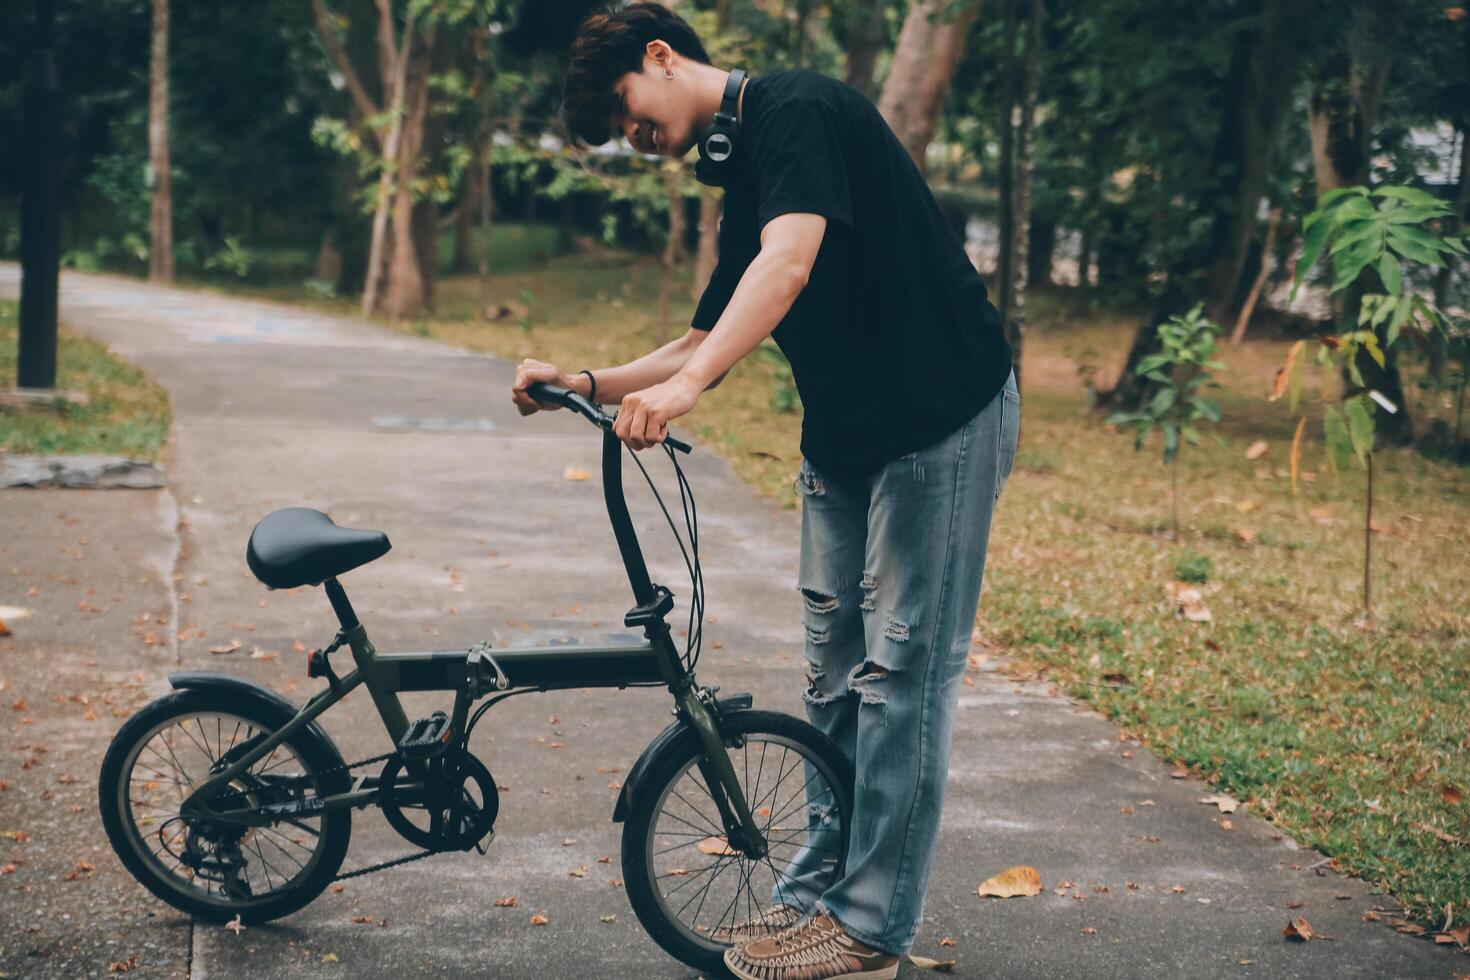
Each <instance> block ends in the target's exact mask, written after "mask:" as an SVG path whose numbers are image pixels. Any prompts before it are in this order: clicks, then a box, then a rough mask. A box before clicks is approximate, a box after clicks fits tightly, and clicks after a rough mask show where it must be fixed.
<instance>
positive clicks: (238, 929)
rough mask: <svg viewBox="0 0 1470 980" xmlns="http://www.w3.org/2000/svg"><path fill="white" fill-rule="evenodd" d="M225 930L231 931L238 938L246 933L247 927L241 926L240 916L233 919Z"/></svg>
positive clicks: (227, 923) (226, 924)
mask: <svg viewBox="0 0 1470 980" xmlns="http://www.w3.org/2000/svg"><path fill="white" fill-rule="evenodd" d="M225 928H226V929H228V930H230V931H231V932H233V933H234V934H235V935H237V936H238V935H240V933H242V932H244V931H245V927H244V926H243V925H241V924H240V917H239V916H238V915H237V916H235V917H234V918H233V919H231V920H230V921H229V922H226V923H225Z"/></svg>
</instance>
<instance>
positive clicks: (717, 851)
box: [695, 837, 740, 857]
mask: <svg viewBox="0 0 1470 980" xmlns="http://www.w3.org/2000/svg"><path fill="white" fill-rule="evenodd" d="M695 847H696V848H697V849H698V850H699V852H700V853H701V854H714V855H718V856H720V857H729V856H733V855H736V854H739V853H740V852H739V851H737V850H735V849H734V848H733V847H731V846H730V844H729V842H728V841H726V840H725V838H723V837H706V838H705V839H704V840H702V841H700V842H699V843H698V844H696V845H695Z"/></svg>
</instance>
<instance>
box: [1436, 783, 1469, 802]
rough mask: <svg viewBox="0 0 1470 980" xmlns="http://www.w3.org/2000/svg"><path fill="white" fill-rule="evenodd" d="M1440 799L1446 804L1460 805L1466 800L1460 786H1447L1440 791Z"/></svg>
mask: <svg viewBox="0 0 1470 980" xmlns="http://www.w3.org/2000/svg"><path fill="white" fill-rule="evenodd" d="M1439 798H1440V799H1442V800H1444V801H1445V802H1446V803H1460V802H1462V801H1463V800H1464V799H1465V794H1464V793H1462V792H1460V788H1459V787H1458V786H1446V787H1445V788H1444V789H1442V790H1440V793H1439Z"/></svg>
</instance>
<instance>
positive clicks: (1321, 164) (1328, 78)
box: [1307, 53, 1414, 445]
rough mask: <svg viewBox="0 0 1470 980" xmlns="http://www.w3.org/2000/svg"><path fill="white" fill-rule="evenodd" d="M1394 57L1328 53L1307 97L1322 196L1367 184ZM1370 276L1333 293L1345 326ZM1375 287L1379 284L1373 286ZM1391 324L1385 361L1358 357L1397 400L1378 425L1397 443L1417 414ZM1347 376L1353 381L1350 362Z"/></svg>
mask: <svg viewBox="0 0 1470 980" xmlns="http://www.w3.org/2000/svg"><path fill="white" fill-rule="evenodd" d="M1388 69H1389V59H1388V56H1387V55H1383V56H1381V57H1380V58H1379V60H1377V61H1375V62H1371V63H1369V64H1366V65H1363V64H1358V63H1355V62H1354V61H1353V60H1352V59H1351V57H1350V56H1349V55H1348V54H1347V53H1343V54H1341V55H1338V56H1335V57H1333V58H1330V59H1328V60H1327V61H1326V62H1325V63H1324V66H1323V70H1322V72H1321V73H1320V74H1319V75H1318V77H1317V78H1316V79H1315V80H1314V85H1313V88H1312V92H1311V95H1310V97H1309V98H1308V100H1307V124H1308V125H1307V128H1308V131H1309V132H1310V134H1311V138H1312V169H1313V172H1314V173H1315V175H1316V178H1317V196H1318V199H1319V200H1320V199H1321V196H1322V195H1323V194H1325V193H1327V192H1328V191H1330V190H1334V189H1336V188H1339V187H1354V186H1366V185H1367V183H1368V177H1369V168H1370V163H1371V149H1372V143H1373V132H1374V130H1375V128H1376V127H1377V123H1378V107H1379V104H1380V103H1381V101H1382V98H1383V88H1384V85H1385V84H1386V82H1387V81H1388ZM1365 279H1366V280H1368V282H1371V283H1374V284H1377V285H1381V283H1379V281H1378V279H1377V273H1376V272H1374V271H1373V270H1372V269H1371V268H1370V269H1365V270H1364V271H1363V275H1362V276H1360V277H1359V278H1358V281H1357V282H1356V283H1354V284H1353V285H1351V286H1349V287H1348V288H1347V289H1345V290H1343V291H1342V292H1341V293H1338V294H1336V295H1334V297H1333V304H1332V308H1333V316H1334V319H1335V320H1336V321H1337V326H1338V329H1339V330H1342V331H1348V330H1355V329H1357V324H1358V308H1359V307H1360V306H1361V304H1362V298H1363V295H1364V293H1366V292H1367V291H1368V289H1369V288H1370V286H1369V285H1368V284H1367V283H1365V281H1364V280H1365ZM1372 288H1376V286H1375V287H1372ZM1385 330H1386V325H1384V326H1380V327H1379V328H1378V330H1377V333H1378V343H1379V346H1380V347H1381V348H1382V349H1383V357H1384V366H1383V367H1381V368H1380V367H1379V366H1378V362H1377V361H1375V360H1373V358H1371V357H1370V356H1368V354H1367V352H1366V351H1361V352H1360V353H1359V355H1358V359H1357V367H1358V372H1359V373H1360V374H1361V375H1362V378H1363V383H1364V384H1365V385H1366V386H1367V387H1368V388H1370V389H1373V390H1376V391H1378V392H1379V393H1380V394H1382V395H1383V396H1384V397H1386V398H1387V399H1388V400H1389V401H1391V402H1393V404H1394V405H1396V406H1398V411H1396V412H1378V413H1377V414H1376V419H1375V421H1376V426H1375V428H1376V430H1377V432H1378V433H1379V434H1380V435H1381V436H1383V438H1384V439H1385V440H1387V441H1388V442H1391V443H1393V444H1395V445H1407V444H1409V443H1411V442H1412V441H1413V438H1414V428H1413V420H1412V419H1411V418H1410V417H1409V406H1408V400H1407V398H1405V395H1404V387H1403V381H1402V378H1401V377H1400V375H1399V368H1398V355H1397V352H1396V349H1395V348H1394V347H1389V346H1387V345H1386V344H1385V343H1384V339H1385ZM1343 380H1344V381H1345V382H1348V383H1349V384H1351V382H1350V378H1349V375H1348V372H1347V370H1346V368H1344V370H1343Z"/></svg>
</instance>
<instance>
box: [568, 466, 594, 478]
mask: <svg viewBox="0 0 1470 980" xmlns="http://www.w3.org/2000/svg"><path fill="white" fill-rule="evenodd" d="M561 478H562V479H563V480H590V479H591V478H592V474H591V473H588V472H587V471H586V470H579V469H577V468H576V467H575V466H568V467H567V468H566V469H565V470H563V471H562V474H561Z"/></svg>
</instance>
